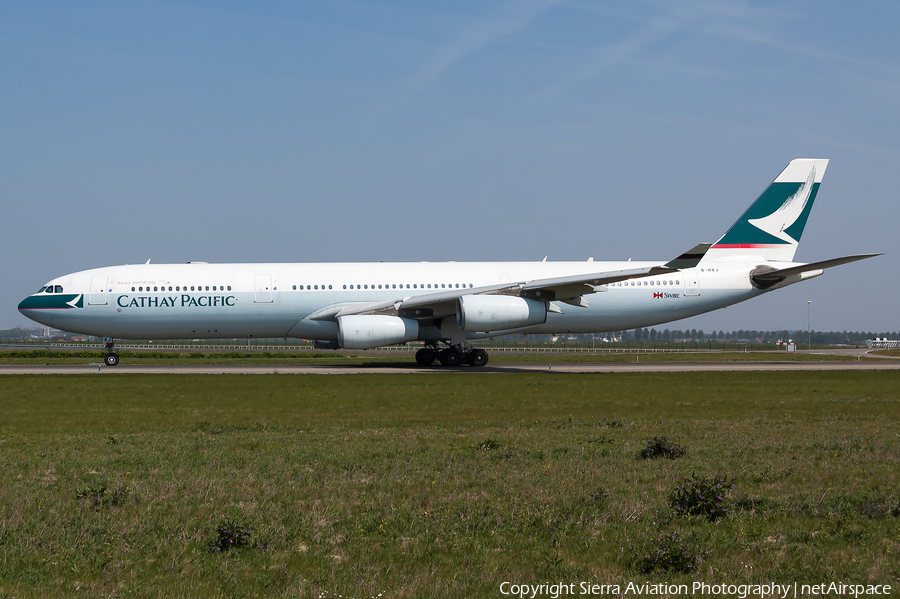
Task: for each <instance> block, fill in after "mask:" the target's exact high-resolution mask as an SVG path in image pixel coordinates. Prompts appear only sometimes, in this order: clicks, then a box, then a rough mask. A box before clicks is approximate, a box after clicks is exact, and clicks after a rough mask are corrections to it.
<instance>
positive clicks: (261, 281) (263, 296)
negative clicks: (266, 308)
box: [253, 273, 272, 304]
mask: <svg viewBox="0 0 900 599" xmlns="http://www.w3.org/2000/svg"><path fill="white" fill-rule="evenodd" d="M253 289H254V291H255V292H256V293H255V295H254V297H253V301H254V302H255V303H257V304H268V303H271V302H272V275H270V274H269V273H256V274H255V275H253Z"/></svg>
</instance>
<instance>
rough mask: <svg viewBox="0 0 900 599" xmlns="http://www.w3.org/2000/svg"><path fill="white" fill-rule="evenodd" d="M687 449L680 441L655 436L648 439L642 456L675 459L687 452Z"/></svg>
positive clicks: (648, 458)
mask: <svg viewBox="0 0 900 599" xmlns="http://www.w3.org/2000/svg"><path fill="white" fill-rule="evenodd" d="M685 453H686V452H685V450H684V448H683V447H681V446H680V445H679V444H678V443H675V442H674V441H671V440H670V439H669V438H668V437H653V438H652V439H650V440H649V441H647V447H645V448H644V449H642V450H641V453H640V454H639V455H640V457H642V458H644V459H645V460H650V459H655V458H666V459H668V460H674V459H677V458H680V457H681V456H683V455H684V454H685Z"/></svg>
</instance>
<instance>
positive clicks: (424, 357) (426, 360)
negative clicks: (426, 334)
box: [416, 347, 437, 366]
mask: <svg viewBox="0 0 900 599" xmlns="http://www.w3.org/2000/svg"><path fill="white" fill-rule="evenodd" d="M435 358H437V356H436V355H435V353H434V350H433V349H431V348H430V347H423V348H422V349H420V350H419V351H417V352H416V362H418V363H419V364H421V365H422V366H431V365H432V364H434V360H435Z"/></svg>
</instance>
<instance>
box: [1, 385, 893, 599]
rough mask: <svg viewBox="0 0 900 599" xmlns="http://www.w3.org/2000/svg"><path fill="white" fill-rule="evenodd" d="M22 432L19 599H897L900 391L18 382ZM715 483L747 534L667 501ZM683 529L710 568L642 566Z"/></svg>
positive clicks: (12, 434) (13, 436) (5, 592)
mask: <svg viewBox="0 0 900 599" xmlns="http://www.w3.org/2000/svg"><path fill="white" fill-rule="evenodd" d="M0 413H2V418H0V468H2V470H3V473H4V474H3V484H2V485H0V510H2V521H0V556H2V559H0V596H2V597H44V596H79V595H84V596H114V597H188V596H191V597H194V596H199V597H207V596H209V597H255V596H258V597H270V596H274V597H292V596H299V597H317V598H319V597H322V598H324V597H338V596H339V595H340V596H343V597H357V598H359V597H374V596H378V595H379V594H381V596H382V597H385V598H389V597H502V596H503V595H501V593H500V583H501V582H503V581H511V582H516V583H531V584H540V583H546V582H551V583H552V582H563V583H576V589H577V585H578V583H580V582H581V581H593V582H597V583H605V584H614V583H620V584H623V583H626V582H628V581H634V582H638V583H642V582H646V581H666V582H669V583H679V582H690V581H693V580H695V579H702V580H705V581H708V582H714V583H723V582H724V583H734V584H739V583H761V582H779V583H781V584H788V583H793V582H794V581H797V582H799V583H801V584H803V583H808V584H818V583H819V582H822V581H824V582H830V581H836V582H840V581H844V582H854V583H863V584H892V585H893V588H894V592H895V593H896V590H897V589H898V588H900V565H898V564H900V491H898V483H900V426H898V424H900V373H896V372H810V373H794V372H772V373H738V372H734V373H672V374H655V373H641V374H597V375H565V374H550V373H536V374H510V375H507V374H493V375H484V376H482V375H465V376H464V375H458V376H452V375H451V376H441V377H435V376H429V375H340V376H337V375H335V376H324V375H323V376H288V375H271V376H247V375H228V376H188V375H184V376H182V375H162V376H152V375H108V376H104V377H86V376H70V377H65V376H52V375H49V376H48V375H44V376H5V377H0ZM658 435H667V436H669V437H670V438H671V439H672V440H674V441H676V442H677V443H679V444H681V445H682V446H683V447H685V448H686V450H687V451H686V455H684V456H683V457H681V458H679V459H674V460H666V459H661V460H644V459H640V458H638V457H637V454H638V452H639V450H641V449H642V448H643V447H644V446H645V444H646V441H647V439H649V438H651V437H655V436H658ZM694 474H696V475H698V476H708V477H714V476H726V477H727V478H728V479H729V480H731V481H733V482H734V484H735V486H734V488H733V490H732V491H731V495H730V498H729V499H728V500H727V502H726V504H729V505H730V504H733V505H731V507H730V509H729V511H728V513H727V515H726V516H725V517H724V518H722V519H720V520H717V521H709V520H707V519H705V518H703V517H700V516H693V517H680V516H677V515H675V511H674V510H672V509H671V508H670V507H669V506H668V505H667V499H668V497H669V495H670V493H671V492H672V491H673V489H675V487H676V486H678V485H679V483H680V482H681V481H683V480H684V479H685V478H687V477H689V476H691V475H694ZM101 489H105V492H104V493H102V494H101V491H100V490H101ZM225 519H231V520H232V521H234V522H236V523H238V524H243V525H246V526H250V527H252V534H251V535H250V538H249V542H248V544H247V546H246V547H244V548H239V549H232V550H230V551H222V552H211V551H210V550H209V547H210V545H211V544H215V543H216V542H217V539H218V533H217V528H218V527H220V525H221V524H222V523H223V521H224V520H225ZM672 532H677V533H679V534H680V535H681V536H682V538H683V539H684V540H685V542H686V543H687V544H688V545H689V550H690V551H694V552H699V553H700V554H702V555H705V558H704V561H703V562H702V563H701V564H700V572H699V573H698V574H690V573H688V574H685V573H680V572H678V571H674V570H673V571H663V572H659V573H651V574H644V573H641V572H640V571H639V566H640V564H639V561H638V559H637V554H638V551H636V550H635V549H633V547H638V548H640V547H641V546H642V545H644V544H652V543H655V542H656V541H657V539H659V538H660V537H661V536H664V535H668V534H670V533H672ZM697 548H699V549H697ZM706 552H709V553H708V554H707V553H706ZM541 596H549V595H541ZM594 596H596V595H594Z"/></svg>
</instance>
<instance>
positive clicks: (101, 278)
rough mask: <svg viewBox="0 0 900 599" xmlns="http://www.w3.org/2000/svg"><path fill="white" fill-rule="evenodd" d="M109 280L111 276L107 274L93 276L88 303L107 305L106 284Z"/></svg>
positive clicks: (91, 304)
mask: <svg viewBox="0 0 900 599" xmlns="http://www.w3.org/2000/svg"><path fill="white" fill-rule="evenodd" d="M108 282H109V276H107V275H94V276H93V277H91V294H90V296H89V298H88V305H90V306H105V305H106V290H107V287H106V285H107V283H108Z"/></svg>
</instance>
